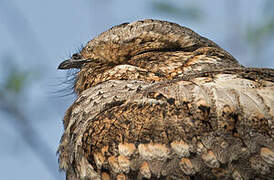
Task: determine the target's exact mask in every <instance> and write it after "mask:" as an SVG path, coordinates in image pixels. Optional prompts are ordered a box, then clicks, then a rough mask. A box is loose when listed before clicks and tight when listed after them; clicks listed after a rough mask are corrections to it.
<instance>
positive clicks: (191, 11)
mask: <svg viewBox="0 0 274 180" xmlns="http://www.w3.org/2000/svg"><path fill="white" fill-rule="evenodd" d="M151 5H152V9H153V10H155V11H156V12H158V13H165V14H169V15H172V16H175V17H179V18H183V19H188V20H192V21H198V20H201V19H202V17H203V14H204V13H203V11H202V10H201V9H200V8H199V7H197V6H195V5H193V4H192V5H185V6H179V4H172V3H171V2H166V1H159V2H155V1H153V2H152V4H151Z"/></svg>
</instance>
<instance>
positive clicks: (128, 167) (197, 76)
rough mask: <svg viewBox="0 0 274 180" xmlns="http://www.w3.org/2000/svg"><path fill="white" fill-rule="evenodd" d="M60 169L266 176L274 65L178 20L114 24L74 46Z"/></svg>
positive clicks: (272, 131) (131, 175) (272, 171)
mask: <svg viewBox="0 0 274 180" xmlns="http://www.w3.org/2000/svg"><path fill="white" fill-rule="evenodd" d="M81 55H82V56H83V57H84V58H86V59H92V61H89V62H88V63H86V64H84V65H83V66H82V67H81V69H80V71H79V73H78V75H77V78H76V82H75V91H76V93H77V94H78V98H77V99H76V100H75V102H74V103H73V104H72V105H71V106H70V108H69V109H68V110H67V112H66V115H65V117H64V127H65V131H64V134H63V136H62V139H61V143H60V146H59V150H58V152H59V164H60V168H61V169H63V170H65V171H66V175H67V179H68V180H75V179H237V180H238V179H256V178H257V179H274V140H273V138H274V70H272V69H257V68H245V67H243V66H242V65H240V64H239V63H238V62H237V61H236V60H235V58H233V57H232V56H231V55H230V54H229V53H227V52H226V51H225V50H223V49H222V48H220V47H219V46H218V45H216V44H215V43H214V42H212V41H210V40H208V39H206V38H203V37H201V36H199V35H198V34H196V33H195V32H193V31H192V30H190V29H188V28H185V27H181V26H179V25H177V24H174V23H170V22H165V21H157V20H144V21H137V22H133V23H130V24H122V25H119V26H115V27H113V28H111V29H110V30H108V31H106V32H104V33H102V34H101V35H99V36H98V37H96V38H94V39H93V40H91V41H90V42H89V43H88V44H87V45H86V46H85V47H84V48H83V50H82V51H81Z"/></svg>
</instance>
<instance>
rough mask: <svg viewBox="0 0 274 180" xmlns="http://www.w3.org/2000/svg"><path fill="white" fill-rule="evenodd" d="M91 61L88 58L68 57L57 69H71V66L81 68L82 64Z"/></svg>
mask: <svg viewBox="0 0 274 180" xmlns="http://www.w3.org/2000/svg"><path fill="white" fill-rule="evenodd" d="M86 62H89V60H88V59H77V60H76V59H68V60H65V61H63V62H62V63H61V64H60V65H59V66H58V68H57V69H71V68H78V69H79V68H81V67H82V65H83V64H84V63H86Z"/></svg>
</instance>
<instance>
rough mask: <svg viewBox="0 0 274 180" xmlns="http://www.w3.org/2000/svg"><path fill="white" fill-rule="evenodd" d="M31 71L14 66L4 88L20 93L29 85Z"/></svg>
mask: <svg viewBox="0 0 274 180" xmlns="http://www.w3.org/2000/svg"><path fill="white" fill-rule="evenodd" d="M30 75H31V73H30V72H28V71H22V70H20V69H16V68H13V69H11V70H10V71H9V74H8V75H7V78H6V79H5V82H4V89H5V90H7V91H9V92H12V93H14V94H19V93H20V92H21V91H22V90H23V89H24V87H25V86H26V85H27V82H28V80H29V77H30Z"/></svg>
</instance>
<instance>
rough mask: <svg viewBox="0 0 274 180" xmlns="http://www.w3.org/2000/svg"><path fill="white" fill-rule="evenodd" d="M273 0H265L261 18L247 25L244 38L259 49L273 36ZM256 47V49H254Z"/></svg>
mask: <svg viewBox="0 0 274 180" xmlns="http://www.w3.org/2000/svg"><path fill="white" fill-rule="evenodd" d="M273 10H274V1H273V0H266V1H265V4H264V8H263V11H262V16H263V18H261V19H260V21H259V22H256V24H252V25H248V27H247V30H246V39H247V41H248V43H249V44H250V45H251V46H252V47H253V48H255V52H257V51H259V48H261V47H262V46H263V45H264V46H265V45H267V43H268V42H271V39H273V37H274V11H273ZM256 49H257V50H256Z"/></svg>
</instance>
